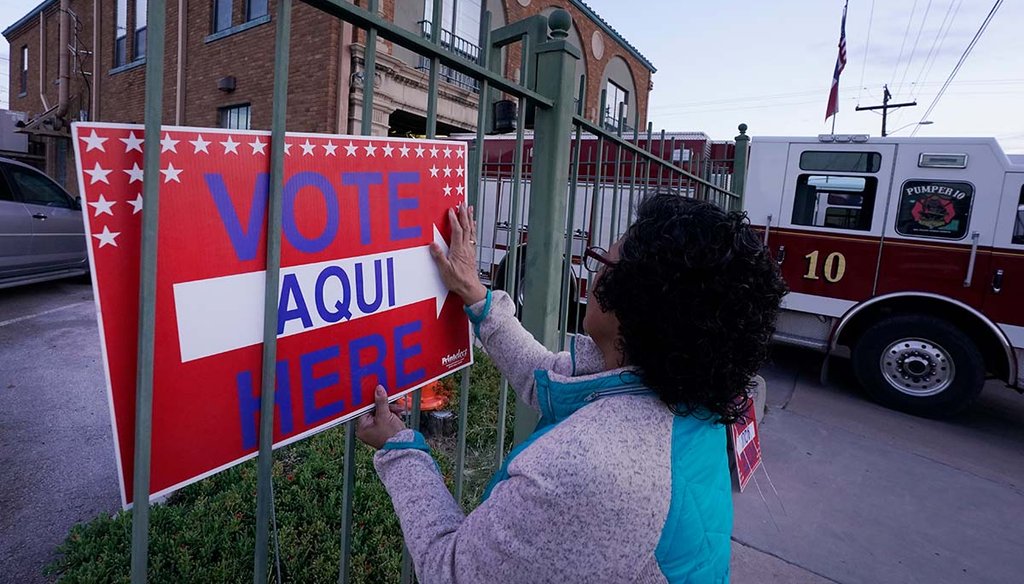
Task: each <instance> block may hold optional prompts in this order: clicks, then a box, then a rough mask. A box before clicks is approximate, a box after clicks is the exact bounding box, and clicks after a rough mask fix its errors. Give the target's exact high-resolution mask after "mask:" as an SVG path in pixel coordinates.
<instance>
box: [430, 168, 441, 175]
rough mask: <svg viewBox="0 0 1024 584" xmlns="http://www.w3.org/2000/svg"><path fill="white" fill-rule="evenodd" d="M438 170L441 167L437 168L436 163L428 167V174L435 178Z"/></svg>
mask: <svg viewBox="0 0 1024 584" xmlns="http://www.w3.org/2000/svg"><path fill="white" fill-rule="evenodd" d="M438 170H441V169H439V168H438V167H437V165H434V166H431V167H430V176H431V177H433V178H437V171H438Z"/></svg>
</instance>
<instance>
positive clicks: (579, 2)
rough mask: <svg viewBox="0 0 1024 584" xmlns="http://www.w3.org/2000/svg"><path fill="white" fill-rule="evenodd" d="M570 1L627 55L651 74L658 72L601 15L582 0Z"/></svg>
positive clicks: (652, 64)
mask: <svg viewBox="0 0 1024 584" xmlns="http://www.w3.org/2000/svg"><path fill="white" fill-rule="evenodd" d="M571 1H572V5H573V6H575V7H576V8H577V9H579V10H581V11H582V12H583V13H584V14H586V15H587V16H588V17H589V18H590V19H591V20H593V21H594V22H596V23H597V25H598V26H599V27H601V29H603V30H604V31H605V32H606V33H608V34H610V35H611V36H612V37H613V38H615V39H617V40H618V41H619V42H621V43H622V44H623V45H624V46H625V47H626V50H627V51H629V53H630V54H631V55H633V56H634V57H636V58H637V59H639V60H640V62H641V63H643V65H644V66H645V67H647V69H649V70H650V72H651V73H657V72H658V69H657V68H656V67H655V66H654V63H651V61H650V60H649V59H648V58H647V57H645V56H644V55H643V53H641V52H640V50H639V49H637V48H636V47H634V46H633V44H632V43H630V42H629V41H627V40H626V37H624V36H622V35H621V34H619V31H617V30H615V29H614V28H612V25H610V24H608V21H607V20H605V19H604V18H601V15H599V14H598V13H597V12H594V9H593V8H591V7H590V6H588V5H587V3H586V2H584V1H583V0H571ZM580 40H581V41H582V40H583V39H580Z"/></svg>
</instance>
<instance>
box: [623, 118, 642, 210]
mask: <svg viewBox="0 0 1024 584" xmlns="http://www.w3.org/2000/svg"><path fill="white" fill-rule="evenodd" d="M633 144H634V145H635V146H637V147H639V146H640V109H639V108H637V110H636V111H635V112H633ZM637 156H638V155H637V153H636V152H633V153H632V157H633V168H632V169H631V170H630V172H629V207H628V208H626V225H629V224H630V223H632V222H633V205H634V197H635V191H636V166H637V162H638V158H637Z"/></svg>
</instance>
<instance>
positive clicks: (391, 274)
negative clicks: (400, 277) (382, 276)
mask: <svg viewBox="0 0 1024 584" xmlns="http://www.w3.org/2000/svg"><path fill="white" fill-rule="evenodd" d="M387 263H388V306H394V305H395V258H388V262H387Z"/></svg>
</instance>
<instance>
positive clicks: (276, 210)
mask: <svg viewBox="0 0 1024 584" xmlns="http://www.w3.org/2000/svg"><path fill="white" fill-rule="evenodd" d="M304 1H305V2H306V3H307V4H309V5H311V6H313V7H316V8H318V9H320V10H322V11H323V12H324V13H325V14H326V15H329V16H332V17H335V18H339V19H341V20H344V21H346V22H349V23H351V24H352V25H354V26H355V27H357V28H360V29H363V30H365V31H366V36H365V38H366V50H365V61H364V63H363V67H364V70H366V71H374V70H376V55H377V44H378V39H379V38H380V39H384V40H387V41H390V42H392V43H394V44H395V45H398V46H401V47H404V48H406V49H409V50H411V51H413V52H415V53H418V54H419V55H420V56H421V57H422V58H423V59H424V60H425V62H426V63H427V68H428V69H429V73H430V74H429V92H428V102H427V122H426V132H425V133H426V135H427V137H428V138H434V137H436V127H437V109H438V103H437V100H438V85H439V83H441V82H442V78H448V77H450V76H449V75H448V74H446V73H445V72H448V73H457V74H458V75H459V76H460V77H459V80H460V82H466V81H467V80H468V82H470V83H472V85H473V87H474V88H477V89H478V90H479V96H480V97H479V103H478V116H477V130H476V133H475V134H473V135H467V136H463V138H464V139H466V140H468V141H470V156H469V168H468V173H469V174H468V176H469V180H468V182H467V184H468V185H469V193H468V198H469V202H470V204H472V205H475V208H476V220H477V221H478V223H479V225H480V228H479V233H480V234H481V247H480V256H479V260H480V268H481V273H482V274H483V275H484V276H485V278H486V279H487V280H488V281H489V282H490V283H491V284H492V285H493V286H495V287H501V288H505V289H507V290H509V291H510V292H512V293H513V294H514V296H515V298H516V299H517V300H518V301H519V303H520V308H521V313H522V320H523V323H524V325H525V326H526V328H527V329H528V330H530V332H531V333H533V335H534V336H535V337H536V338H537V339H538V340H540V341H541V342H542V343H544V344H545V345H546V346H547V347H549V348H551V349H553V350H558V349H561V348H562V347H564V345H565V342H566V338H567V337H568V336H569V335H571V334H575V333H576V332H578V330H579V323H580V321H581V316H582V313H583V312H584V311H585V309H586V300H587V298H586V289H587V274H585V272H584V271H582V270H581V269H580V265H581V257H582V253H583V250H584V248H585V247H587V246H590V245H601V246H603V247H608V246H609V245H610V244H611V242H613V241H614V240H615V239H616V238H617V237H618V236H619V235H621V234H622V233H623V232H624V230H625V229H626V227H627V226H628V224H629V223H630V221H631V220H632V216H633V213H634V211H635V208H636V205H637V204H638V203H639V201H641V200H643V198H644V197H646V196H648V195H649V194H650V193H652V192H662V191H670V192H674V193H677V194H679V195H680V196H689V197H696V198H700V199H705V200H710V201H714V202H715V203H717V204H719V205H721V206H723V207H726V208H738V207H739V206H740V197H741V193H742V188H743V184H742V183H743V171H744V169H745V165H746V137H745V135H744V134H743V132H742V131H741V135H740V136H739V137H738V140H737V146H736V149H735V156H734V157H731V158H729V159H721V160H712V159H710V158H707V157H699V158H697V157H695V158H693V159H692V160H691V161H690V164H689V167H686V165H685V164H683V165H681V164H680V163H681V162H682V161H681V160H678V159H676V158H674V157H675V154H674V153H675V152H676V151H677V150H678V149H677V147H676V139H675V138H674V137H671V136H669V137H666V134H665V133H664V132H661V133H660V134H658V135H655V134H653V131H652V128H651V125H650V124H648V126H647V130H646V132H644V133H642V134H641V133H640V132H639V131H637V130H636V129H635V128H637V127H639V125H640V124H639V122H640V120H639V117H638V116H637V117H636V118H635V119H634V120H633V123H632V125H631V126H628V125H627V120H626V119H625V117H624V116H621V117H620V118H619V120H618V124H617V126H616V128H615V130H614V131H609V130H608V129H607V123H606V120H604V119H601V120H598V121H592V120H588V119H586V118H585V117H584V116H583V105H582V104H584V103H586V96H585V94H584V88H585V87H586V82H585V79H582V80H581V83H580V86H579V87H578V88H577V87H574V86H573V85H574V83H573V80H574V79H576V75H575V65H576V63H575V62H576V60H577V59H578V58H579V57H580V55H579V52H578V50H577V49H575V48H574V47H573V46H572V45H571V44H570V43H569V41H568V31H569V29H570V27H571V21H570V18H569V15H568V13H566V12H564V11H561V10H556V11H555V12H554V13H552V14H551V15H550V16H549V17H546V16H541V15H537V16H533V17H530V18H528V19H526V20H523V21H520V22H516V23H512V24H510V25H508V26H505V27H503V28H500V29H497V30H491V29H490V14H489V13H487V12H483V13H482V14H481V19H480V22H481V26H480V44H479V47H476V46H474V49H475V50H473V51H470V50H464V49H465V47H461V45H460V46H456V43H454V42H453V41H454V39H453V37H451V36H450V35H449V36H445V34H444V33H443V32H442V31H443V28H442V26H441V20H442V16H441V15H442V2H441V0H433V12H432V14H433V18H432V22H431V23H429V25H424V26H423V27H422V28H421V30H417V31H408V30H405V29H402V28H399V27H397V26H395V25H394V24H393V23H391V22H389V21H387V20H384V19H383V18H381V17H380V16H379V13H378V1H379V0H368V1H367V2H366V8H365V9H363V8H360V7H357V6H355V5H353V4H351V3H349V2H347V1H346V0H304ZM291 8H292V2H291V0H278V2H277V11H276V15H275V18H276V21H277V22H276V40H275V43H276V46H275V57H274V89H273V100H274V101H273V117H272V133H271V139H272V141H271V168H270V171H271V174H270V176H271V182H270V184H271V188H270V193H269V207H268V209H269V213H268V220H267V229H268V237H267V241H268V245H267V278H266V282H267V285H266V290H265V303H264V306H265V315H264V322H265V323H266V326H265V330H264V338H263V368H262V382H261V384H260V386H261V387H263V388H267V387H274V385H275V379H274V378H275V367H274V363H275V361H276V352H277V346H276V340H277V337H276V332H277V331H276V329H275V323H276V322H277V315H276V311H277V307H278V302H277V295H278V280H279V275H280V267H281V227H282V226H281V223H282V196H281V193H282V179H283V176H284V173H283V171H284V142H285V141H284V136H285V127H286V120H285V111H286V103H287V98H288V64H289V39H290V34H291ZM165 15H166V0H150V2H149V6H148V21H149V25H150V26H149V36H150V38H149V39H148V43H149V44H148V47H147V50H148V53H149V54H148V57H147V62H146V93H145V99H146V102H145V127H146V135H145V136H146V137H145V149H144V162H145V170H144V183H143V188H144V196H145V197H146V200H147V201H153V204H147V206H146V212H145V213H144V214H143V236H142V257H141V261H142V266H141V278H140V299H141V302H140V318H139V323H140V325H139V347H138V355H139V361H138V363H139V364H138V371H137V379H136V382H137V399H136V435H135V460H134V463H135V464H134V473H135V475H134V494H133V495H134V496H133V500H134V501H135V505H134V507H133V525H132V566H131V567H132V574H131V576H132V581H133V582H144V581H145V580H146V571H147V554H148V530H149V503H148V500H149V497H148V486H149V463H150V437H151V429H152V390H153V349H154V324H153V323H154V322H155V319H154V315H155V301H156V300H155V299H156V241H157V238H156V236H157V222H158V217H157V210H158V209H159V204H158V200H157V199H158V197H159V185H160V181H159V180H158V177H159V175H158V172H159V155H160V148H159V139H160V118H161V115H160V114H161V110H162V96H163V78H164V75H163V73H164V43H165V39H164V36H165V30H166V28H165V24H166V23H165ZM431 31H437V32H439V33H442V34H432V32H431ZM460 47H461V48H460ZM503 49H504V50H503ZM509 51H519V53H520V54H521V55H523V58H522V59H521V60H520V62H521V65H520V69H519V71H517V72H515V73H517V75H514V76H513V77H514V78H515V79H516V81H513V80H511V79H509V77H508V76H506V74H508V73H510V72H509V71H507V70H506V62H505V60H504V59H503V53H507V52H509ZM372 78H373V77H372V76H369V75H367V76H364V79H372ZM362 91H363V100H362V122H361V123H362V126H361V133H362V134H364V135H369V134H370V133H371V120H372V115H371V113H372V108H373V102H374V87H373V84H372V83H365V84H364V85H363V88H362ZM575 98H578V99H575ZM498 99H510V100H513V101H514V102H515V103H516V104H517V106H518V107H517V110H516V114H517V123H516V124H515V128H516V130H515V133H514V134H513V135H510V136H488V135H487V134H488V133H487V129H488V128H490V127H492V123H493V120H491V116H490V115H489V114H490V112H491V107H492V104H493V103H494V102H495V101H497V100H498ZM604 101H605V98H604V95H602V96H601V104H600V108H599V109H598V110H597V111H598V112H604V111H605V103H604ZM528 115H530V117H532V126H533V130H532V132H530V133H528V132H527V131H526V130H525V127H526V126H527V123H526V122H527V118H528ZM627 127H630V128H631V131H630V132H627V131H626V130H625V129H626V128H627ZM741 130H745V128H741ZM531 250H532V251H531ZM472 374H473V373H472V369H470V370H467V371H465V372H464V373H463V374H462V375H461V391H460V392H459V396H460V399H459V403H458V404H457V407H458V412H457V415H458V434H457V443H456V455H455V481H454V491H455V493H454V494H455V497H456V499H457V500H460V501H461V499H462V492H463V489H464V484H465V481H464V470H465V461H466V430H467V428H466V414H467V410H468V399H469V391H468V389H469V383H470V378H471V376H472ZM507 390H508V384H507V382H505V381H503V382H502V384H501V395H500V398H499V400H498V403H496V404H495V408H497V409H499V411H500V412H501V414H500V415H499V416H498V420H499V422H498V424H499V427H498V437H497V441H496V445H495V448H496V456H495V459H496V460H497V461H498V463H499V464H500V460H501V458H502V457H503V456H504V450H503V446H504V443H505V432H506V429H505V427H504V424H505V416H504V404H505V402H506V400H505V398H506V395H507ZM273 393H274V392H270V391H264V392H262V395H261V408H260V439H259V454H258V458H257V467H258V493H257V513H256V522H257V523H256V545H255V550H254V565H253V580H254V582H257V583H262V582H266V581H267V579H268V576H269V570H268V567H269V549H270V547H269V546H270V525H271V517H272V513H273V490H272V482H271V462H272V456H273V454H272V448H271V447H272V434H273V432H272V430H273V426H274V404H273ZM419 406H420V402H419V395H418V392H416V394H414V398H413V404H412V412H411V414H412V415H411V423H412V425H413V426H414V427H416V426H417V425H418V423H419V418H420V416H419V409H420V408H419ZM535 419H536V418H535V417H534V414H533V412H530V411H528V410H525V409H523V407H522V405H521V404H517V415H516V418H515V420H516V427H515V436H516V438H518V439H522V438H523V437H525V436H526V435H527V434H528V433H529V432H530V431H531V430H532V427H533V423H534V422H533V421H534V420H535ZM345 432H346V442H345V444H346V446H345V454H344V456H345V464H344V471H343V472H344V475H343V496H342V499H343V503H342V521H341V534H340V538H341V557H340V558H339V575H338V578H339V582H347V581H349V572H350V569H351V566H350V551H351V542H352V534H353V531H352V530H353V524H352V506H353V505H352V504H353V499H354V486H355V479H356V477H355V467H356V465H355V463H354V461H355V447H356V440H355V422H354V421H350V422H348V423H346V425H345ZM412 578H413V576H412V570H411V564H410V561H409V556H408V554H407V553H406V554H404V559H403V576H402V579H403V581H412Z"/></svg>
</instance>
